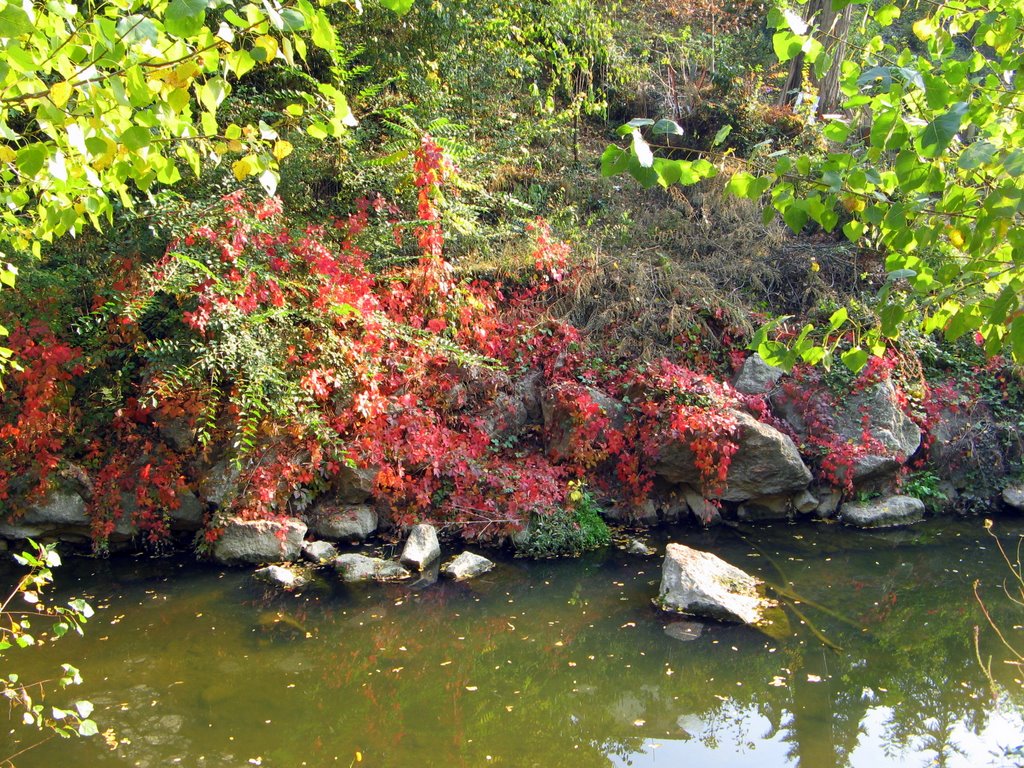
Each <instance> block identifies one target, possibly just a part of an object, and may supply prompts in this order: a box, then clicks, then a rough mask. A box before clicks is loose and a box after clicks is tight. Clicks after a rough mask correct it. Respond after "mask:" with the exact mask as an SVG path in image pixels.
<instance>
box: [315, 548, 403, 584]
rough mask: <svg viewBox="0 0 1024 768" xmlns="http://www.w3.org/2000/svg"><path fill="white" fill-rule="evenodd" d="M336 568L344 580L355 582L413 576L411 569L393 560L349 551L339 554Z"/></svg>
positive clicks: (394, 579) (395, 579) (335, 563)
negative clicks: (408, 569)
mask: <svg viewBox="0 0 1024 768" xmlns="http://www.w3.org/2000/svg"><path fill="white" fill-rule="evenodd" d="M334 570H336V571H337V572H338V573H339V574H340V575H341V579H342V581H345V582H349V583H353V582H359V581H398V580H401V579H408V578H409V577H410V576H412V574H411V573H409V571H407V570H406V569H405V568H403V567H402V566H401V565H399V564H398V563H396V562H394V561H393V560H382V559H381V558H379V557H367V556H366V555H358V554H355V553H348V554H344V555H339V556H338V557H337V558H336V559H335V561H334Z"/></svg>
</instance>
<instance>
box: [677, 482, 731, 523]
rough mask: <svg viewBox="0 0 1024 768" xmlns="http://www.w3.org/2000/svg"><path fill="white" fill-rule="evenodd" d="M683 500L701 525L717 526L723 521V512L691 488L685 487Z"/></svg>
mask: <svg viewBox="0 0 1024 768" xmlns="http://www.w3.org/2000/svg"><path fill="white" fill-rule="evenodd" d="M683 498H684V499H686V506H687V508H688V509H689V510H690V512H691V513H692V514H693V516H694V517H696V518H697V520H698V521H699V522H700V524H701V525H704V526H709V525H717V524H718V523H720V522H721V521H722V512H721V510H720V509H719V508H718V507H717V506H716V505H715V504H714V503H713V502H711V501H708V500H707V499H705V498H704V497H703V496H702V495H701V494H699V493H697V491H695V490H693V488H690V487H689V486H684V487H683Z"/></svg>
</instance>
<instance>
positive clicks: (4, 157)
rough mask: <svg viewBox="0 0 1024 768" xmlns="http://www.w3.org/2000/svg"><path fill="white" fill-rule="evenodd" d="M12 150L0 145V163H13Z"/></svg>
mask: <svg viewBox="0 0 1024 768" xmlns="http://www.w3.org/2000/svg"><path fill="white" fill-rule="evenodd" d="M13 162H14V150H13V149H11V148H10V147H8V146H6V145H0V163H13Z"/></svg>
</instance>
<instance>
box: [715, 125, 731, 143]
mask: <svg viewBox="0 0 1024 768" xmlns="http://www.w3.org/2000/svg"><path fill="white" fill-rule="evenodd" d="M730 133H732V126H731V125H723V126H722V127H721V128H719V129H718V132H717V133H716V134H715V138H714V140H713V141H712V142H711V146H712V147H717V146H718V145H719V144H721V143H722V142H723V141H725V140H726V139H727V138H728V137H729V134H730Z"/></svg>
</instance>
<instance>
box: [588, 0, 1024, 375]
mask: <svg viewBox="0 0 1024 768" xmlns="http://www.w3.org/2000/svg"><path fill="white" fill-rule="evenodd" d="M833 4H834V7H836V8H837V9H838V8H841V7H843V6H845V5H847V4H849V3H848V0H833ZM900 13H901V10H900V8H899V7H898V6H896V5H884V6H882V7H878V8H876V7H874V6H873V5H870V4H866V17H865V18H866V20H867V22H868V23H867V26H866V27H865V28H866V29H876V30H879V32H880V34H876V35H875V36H874V37H871V38H870V39H869V40H867V42H866V43H865V44H864V45H862V46H855V45H852V44H851V45H850V46H849V47H848V51H849V52H848V54H847V58H846V60H845V61H843V62H842V67H841V72H842V76H841V89H842V93H843V96H844V98H845V102H844V103H843V105H842V109H843V112H842V114H839V115H825V116H823V117H821V118H820V120H821V122H820V123H819V126H820V130H821V132H822V134H823V138H824V140H825V141H824V145H823V146H824V149H822V150H815V151H810V152H802V153H801V152H797V151H791V150H787V149H780V150H778V151H775V152H772V153H771V154H770V155H767V156H761V157H756V158H752V159H749V160H746V161H744V162H745V165H746V167H745V168H744V169H743V170H740V171H738V172H735V173H734V174H733V175H732V177H731V179H730V182H729V184H728V191H729V192H731V193H732V194H735V195H737V196H739V197H745V198H749V199H751V200H762V199H765V200H767V201H768V202H770V206H769V207H768V209H767V211H766V216H767V217H770V216H771V215H773V214H774V213H776V212H777V213H778V214H781V216H782V218H783V219H784V221H785V222H786V224H787V225H788V226H789V227H790V228H791V229H792V230H793V231H794V232H797V233H799V232H801V231H803V230H804V229H805V228H807V227H809V226H814V225H817V226H818V227H820V228H821V229H822V230H824V231H826V232H833V231H835V230H837V229H841V230H842V233H843V234H844V235H845V236H846V238H848V239H849V240H850V241H852V242H854V243H857V244H858V245H859V246H861V247H864V248H865V249H868V250H873V251H876V252H879V253H881V255H882V256H884V259H885V268H886V271H887V273H888V275H887V277H888V280H887V282H886V284H885V287H884V288H883V289H882V291H881V294H880V296H879V302H878V312H877V321H876V322H874V323H873V324H867V325H862V326H857V327H852V326H851V319H850V317H849V316H848V313H847V312H846V311H845V310H840V311H839V312H837V313H835V314H834V315H833V316H832V318H831V320H830V323H829V326H828V327H827V328H825V329H814V328H813V327H805V328H804V330H803V332H802V333H801V334H800V336H799V337H798V340H797V342H796V343H788V344H782V343H779V342H774V341H772V339H771V328H767V329H765V330H764V332H762V333H761V334H760V336H759V338H758V340H757V341H758V344H759V345H760V351H761V353H762V354H763V355H764V356H765V357H767V358H768V359H770V360H771V361H772V362H775V363H777V364H781V365H784V366H790V365H792V364H794V363H795V362H797V361H798V360H803V361H805V362H811V363H818V362H821V363H824V364H825V365H829V364H831V362H832V358H833V353H836V352H837V350H838V349H839V348H840V346H839V345H840V343H844V344H846V345H847V347H846V350H845V352H844V353H843V361H844V362H845V363H846V364H847V365H848V366H849V367H851V368H853V369H855V370H856V369H859V368H860V367H862V366H863V365H864V364H865V363H866V362H867V360H868V357H869V354H876V355H877V354H881V353H882V352H883V351H884V349H885V344H886V340H887V339H894V338H896V337H898V335H899V333H900V330H901V328H905V327H906V326H907V325H916V326H919V327H920V328H921V329H922V330H924V331H926V332H933V331H939V332H942V333H943V334H944V335H945V336H946V337H947V338H948V339H950V340H955V339H957V338H959V337H961V336H963V335H965V334H967V333H977V334H979V335H980V338H981V339H982V341H983V343H984V346H985V350H986V352H987V353H988V354H990V355H994V354H997V353H1000V352H1009V353H1010V354H1011V355H1012V356H1013V358H1014V359H1015V360H1016V361H1017V362H1024V304H1022V289H1024V226H1022V224H1024V222H1022V216H1021V212H1022V210H1024V99H1022V93H1024V9H1022V7H1021V5H1020V2H1019V0H953V1H952V2H945V3H934V4H930V5H929V6H928V7H927V12H926V14H925V15H923V17H922V18H920V19H919V20H918V21H916V22H915V23H914V24H913V26H912V33H913V35H914V39H912V40H902V41H900V38H899V36H898V35H895V34H888V33H886V34H882V33H885V32H886V30H885V28H886V27H888V26H890V25H892V24H893V22H894V21H895V20H896V19H898V18H899V16H900ZM769 25H770V26H771V27H773V28H774V29H775V30H776V31H775V32H774V37H773V47H774V49H775V52H776V54H777V56H778V57H779V59H780V60H781V61H787V60H789V59H791V58H792V57H794V56H796V55H797V54H799V53H801V52H803V53H804V55H805V59H806V61H807V62H808V66H811V67H814V68H815V69H816V70H818V71H819V72H824V71H826V70H827V69H828V68H829V67H830V65H831V64H832V61H831V60H830V59H829V54H828V53H827V52H826V51H827V49H828V48H829V46H828V45H826V43H827V42H829V38H830V36H831V34H832V33H831V32H830V30H828V29H819V28H817V27H816V25H815V19H813V18H812V19H810V23H808V22H807V21H805V19H804V17H803V16H802V15H801V14H799V13H797V12H795V10H794V9H792V8H790V7H787V6H786V5H785V4H783V6H782V7H781V8H780V9H774V10H773V11H772V12H771V14H770V15H769ZM894 41H896V42H894ZM728 128H729V127H728V126H726V127H725V128H723V131H726V130H728ZM643 131H646V132H647V133H648V135H654V136H658V135H659V134H671V133H674V132H675V131H674V129H673V126H672V125H670V124H669V121H664V120H662V121H658V122H654V121H649V120H634V121H631V122H630V123H629V124H627V125H625V126H623V127H622V128H621V129H620V135H622V136H628V137H629V138H630V144H629V146H628V147H621V146H618V145H613V146H610V147H609V148H608V149H607V150H606V151H605V153H604V156H603V157H602V172H603V173H604V174H605V175H615V174H620V173H629V174H630V175H632V176H633V177H634V178H636V179H637V180H638V181H640V183H641V184H643V185H645V186H654V185H655V184H661V185H662V186H666V187H667V186H669V185H671V184H675V183H679V184H691V183H695V182H696V181H699V180H700V179H701V178H705V177H707V176H711V175H713V174H714V173H715V172H716V168H715V167H714V166H713V165H712V164H711V163H710V162H709V161H708V159H705V158H700V159H696V160H675V159H668V158H662V157H658V156H656V155H655V154H654V152H652V150H651V146H650V145H649V144H648V142H647V140H646V138H645V136H644V135H643ZM723 138H724V136H723V135H722V132H720V135H719V136H718V137H716V139H717V140H718V141H721V139H723ZM716 143H717V142H716ZM851 334H852V336H851Z"/></svg>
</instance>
